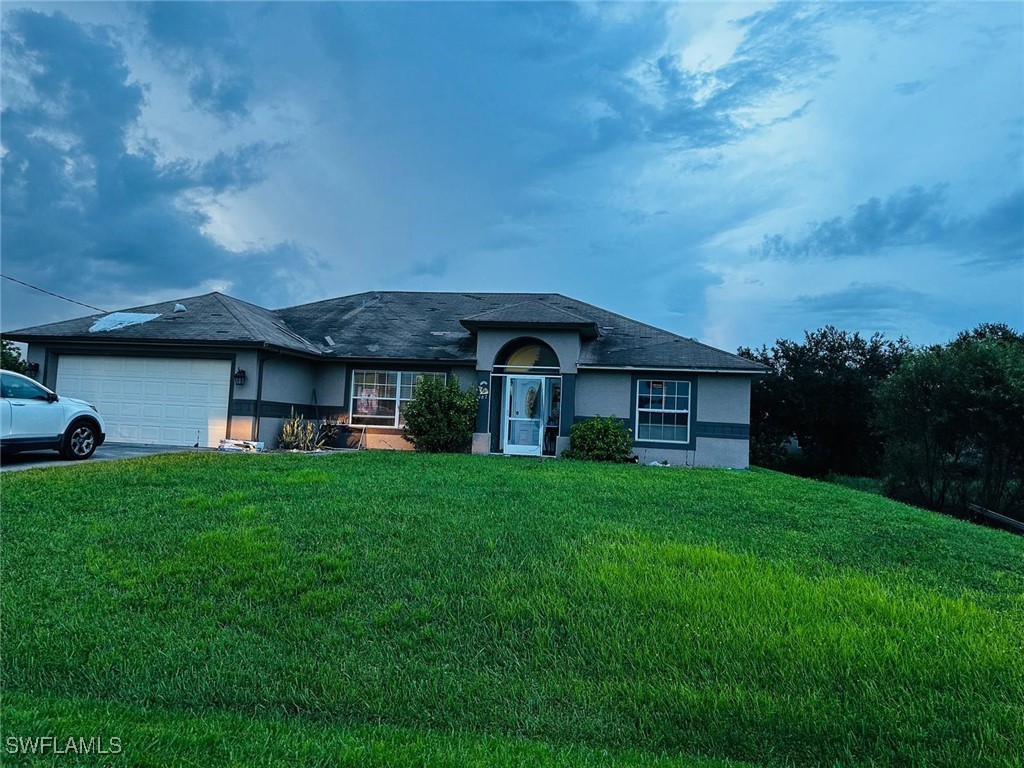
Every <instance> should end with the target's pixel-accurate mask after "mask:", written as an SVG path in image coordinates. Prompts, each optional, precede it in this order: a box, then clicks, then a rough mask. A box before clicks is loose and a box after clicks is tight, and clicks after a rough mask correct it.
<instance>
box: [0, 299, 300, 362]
mask: <svg viewBox="0 0 1024 768" xmlns="http://www.w3.org/2000/svg"><path fill="white" fill-rule="evenodd" d="M178 304H180V305H182V306H184V307H185V311H184V312H175V311H174V309H175V306H176V305H178ZM132 314H137V315H143V316H145V315H157V317H155V318H153V319H151V320H144V321H142V322H134V323H132V324H130V325H126V326H124V327H120V328H116V329H114V330H109V331H107V330H93V327H94V326H96V325H97V323H98V322H99V321H101V320H103V319H104V318H109V317H111V316H112V315H132ZM100 327H102V324H101V325H100ZM4 335H5V336H6V337H7V338H10V339H14V340H15V341H44V340H51V339H60V340H72V339H74V340H76V341H88V342H104V341H108V342H109V341H124V342H130V343H142V342H154V343H168V342H176V343H185V344H234V345H243V346H252V345H256V346H272V347H277V348H279V349H284V350H288V351H292V352H301V353H305V354H313V355H319V354H320V349H319V347H317V346H316V345H315V344H310V343H309V342H308V341H307V340H306V339H304V338H303V337H302V336H301V335H300V334H296V333H295V332H294V331H292V329H291V328H289V327H288V326H287V325H286V324H285V323H284V322H282V321H281V320H280V319H279V318H278V317H277V316H276V315H275V314H274V313H273V312H271V311H270V310H269V309H264V308H263V307H259V306H256V305H255V304H250V303H249V302H246V301H241V300H240V299H236V298H234V297H232V296H225V295H224V294H223V293H216V292H215V293H207V294H203V295H202V296H191V297H189V298H187V299H176V300H173V301H163V302H159V303H157V304H147V305H145V306H142V307H133V308H131V309H126V310H122V311H121V312H117V313H106V314H104V313H100V314H95V315H87V316H86V317H79V318H75V319H74V320H64V321H62V322H59V323H50V324H48V325H38V326H35V327H33V328H24V329H22V330H18V331H11V332H10V333H5V334H4Z"/></svg>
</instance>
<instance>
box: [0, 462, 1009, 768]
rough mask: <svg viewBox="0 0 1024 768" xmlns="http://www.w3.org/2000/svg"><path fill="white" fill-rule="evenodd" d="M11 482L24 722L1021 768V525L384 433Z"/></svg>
mask: <svg viewBox="0 0 1024 768" xmlns="http://www.w3.org/2000/svg"><path fill="white" fill-rule="evenodd" d="M2 492H3V552H2V573H3V585H2V600H3V617H4V621H3V626H2V636H0V641H2V648H3V658H2V673H3V681H4V691H5V696H4V700H3V722H2V723H0V726H2V731H3V734H2V735H3V737H4V738H5V739H6V737H8V736H10V735H16V736H25V735H33V734H41V733H53V734H55V735H58V736H64V737H66V736H78V735H93V734H97V735H106V736H108V737H109V736H118V737H119V738H120V739H121V742H122V744H123V745H124V752H123V757H124V758H125V759H127V761H128V764H133V765H186V764H198V765H236V764H237V765H247V764H260V765H282V766H283V765H293V764H295V761H294V756H295V755H301V756H303V757H302V760H301V761H300V762H301V763H302V764H311V765H316V764H323V765H345V764H351V765H377V764H380V765H474V764H475V765H558V766H561V765H577V764H593V765H609V766H612V765H615V766H618V765H622V766H659V767H660V766H669V765H671V766H685V767H687V768H689V767H691V766H692V767H693V768H712V767H713V766H721V765H728V764H729V762H728V761H730V760H733V761H745V762H746V763H749V764H752V765H762V766H769V765H855V764H856V765H894V766H895V765H921V766H925V765H927V766H942V765H949V766H960V765H968V764H969V765H977V766H985V765H991V766H1013V765H1020V764H1021V763H1022V762H1024V751H1022V750H1024V747H1022V745H1024V668H1022V665H1021V651H1022V637H1024V596H1022V595H1024V540H1022V539H1020V538H1016V537H1012V536H1010V535H1008V534H1004V533H1001V532H999V531H993V530H989V529H984V528H978V527H973V526H970V525H967V524H965V523H962V522H960V521H957V520H953V519H950V518H947V517H943V516H939V515H934V514H930V513H927V512H923V511H920V510H915V509H912V508H909V507H905V506H901V505H898V504H895V503H892V502H890V501H887V500H885V499H882V498H879V497H877V496H872V495H868V494H863V493H857V492H854V491H850V490H848V489H845V488H841V487H838V486H835V485H829V484H825V483H815V482H811V481H807V480H801V479H797V478H792V477H788V476H784V475H778V474H774V473H769V472H749V473H745V472H730V471H724V470H721V471H718V470H685V471H682V470H680V471H673V470H665V469H658V468H652V467H636V466H619V467H610V466H598V465H590V464H584V463H573V462H553V461H545V462H537V461H533V460H505V459H500V458H490V457H470V456H443V457H428V456H419V455H412V454H390V453H383V452H375V453H360V454H350V455H331V456H326V457H303V456H297V455H273V456H242V455H230V456H224V455H210V454H191V455H178V456H166V457H155V458H150V459H144V460H136V461H131V462H115V463H102V464H101V463H96V464H91V465H85V466H75V467H62V468H59V469H51V470H42V471H25V472H19V473H9V474H6V475H4V476H3V488H2ZM4 744H6V742H4ZM5 759H6V760H7V761H8V762H5V763H4V764H8V763H9V761H10V760H11V759H12V758H10V756H8V755H5ZM18 759H21V758H18ZM49 759H50V760H53V761H54V762H58V761H59V764H61V765H72V764H76V763H74V762H69V760H70V758H69V756H63V757H60V758H49ZM28 762H29V763H31V762H32V761H31V760H28ZM107 762H108V763H109V762H110V759H109V758H108V759H107ZM81 764H92V763H89V762H88V761H86V762H83V763H81Z"/></svg>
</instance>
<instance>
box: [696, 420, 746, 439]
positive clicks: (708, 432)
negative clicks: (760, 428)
mask: <svg viewBox="0 0 1024 768" xmlns="http://www.w3.org/2000/svg"><path fill="white" fill-rule="evenodd" d="M694 429H695V431H696V435H697V437H720V438H723V439H725V440H749V439H750V425H749V424H729V423H727V422H722V421H698V422H697V423H696V424H695V425H694Z"/></svg>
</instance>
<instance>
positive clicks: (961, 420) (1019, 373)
mask: <svg viewBox="0 0 1024 768" xmlns="http://www.w3.org/2000/svg"><path fill="white" fill-rule="evenodd" d="M738 353H739V354H740V355H741V356H743V357H745V358H747V359H750V360H756V361H757V362H760V363H763V364H764V365H766V366H767V367H768V372H767V374H766V375H765V376H763V377H762V378H760V379H759V380H757V381H755V383H754V386H753V393H752V397H751V463H753V464H756V465H758V466H763V467H768V468H771V469H778V470H782V471H785V472H790V473H793V474H799V475H804V476H809V477H823V476H828V475H831V474H838V475H854V476H866V477H873V478H878V479H879V480H880V481H881V483H882V487H883V490H884V492H885V493H886V494H887V495H888V496H891V497H892V498H895V499H898V500H900V501H905V502H907V503H910V504H915V505H918V506H923V507H927V508H929V509H934V510H939V511H944V512H950V513H953V514H958V515H962V514H963V513H964V512H965V510H966V508H967V505H968V504H976V505H978V506H981V507H984V508H986V509H990V510H992V511H994V512H999V513H1001V514H1004V515H1007V516H1009V517H1013V518H1016V519H1018V520H1024V335H1022V334H1020V333H1018V332H1016V331H1015V330H1013V329H1011V328H1010V327H1008V326H1006V325H1004V324H997V323H985V324H982V325H979V326H978V327H976V328H974V329H973V330H970V331H963V332H961V333H960V334H959V335H958V336H957V337H956V338H955V339H954V340H952V341H951V342H949V343H948V344H943V345H933V346H928V347H914V346H913V345H911V344H910V342H909V341H907V340H906V339H904V338H902V337H901V338H899V339H897V340H895V341H891V340H887V339H886V338H885V337H884V335H883V334H880V333H876V334H874V335H872V336H871V337H869V338H865V337H863V336H861V335H860V334H859V333H852V334H851V333H848V332H846V331H840V330H838V329H836V328H835V327H834V326H831V325H829V326H826V327H825V328H822V329H820V330H817V331H814V332H808V333H805V334H804V340H803V341H802V342H796V341H789V340H784V339H779V340H778V341H777V342H776V343H775V345H774V346H772V347H771V348H770V349H769V348H768V347H767V346H762V347H761V348H760V349H749V348H746V347H742V348H740V349H739V350H738Z"/></svg>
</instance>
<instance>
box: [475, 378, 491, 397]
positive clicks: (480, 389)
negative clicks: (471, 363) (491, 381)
mask: <svg viewBox="0 0 1024 768" xmlns="http://www.w3.org/2000/svg"><path fill="white" fill-rule="evenodd" d="M490 391H491V390H490V389H488V387H487V382H486V381H481V382H480V383H479V384H478V385H477V388H476V393H477V395H478V396H479V397H480V399H481V400H483V399H484V398H485V397H487V395H488V394H489V393H490Z"/></svg>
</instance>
